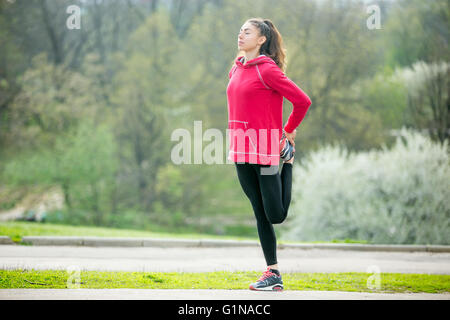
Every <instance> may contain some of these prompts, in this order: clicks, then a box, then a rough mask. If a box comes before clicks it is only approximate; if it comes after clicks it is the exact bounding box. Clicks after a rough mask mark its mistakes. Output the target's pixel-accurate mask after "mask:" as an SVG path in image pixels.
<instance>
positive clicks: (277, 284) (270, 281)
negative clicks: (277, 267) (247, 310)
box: [249, 268, 283, 291]
mask: <svg viewBox="0 0 450 320" xmlns="http://www.w3.org/2000/svg"><path fill="white" fill-rule="evenodd" d="M249 289H250V290H256V291H283V280H281V275H277V274H275V273H274V272H272V271H270V268H267V270H266V271H264V273H263V275H262V276H261V278H259V279H258V281H257V282H255V283H252V284H251V285H250V288H249Z"/></svg>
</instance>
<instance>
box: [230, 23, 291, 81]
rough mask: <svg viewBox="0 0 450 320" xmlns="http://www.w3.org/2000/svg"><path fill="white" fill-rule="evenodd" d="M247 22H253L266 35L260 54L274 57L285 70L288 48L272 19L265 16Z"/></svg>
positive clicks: (260, 32)
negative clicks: (285, 46)
mask: <svg viewBox="0 0 450 320" xmlns="http://www.w3.org/2000/svg"><path fill="white" fill-rule="evenodd" d="M246 22H250V23H251V24H253V25H254V26H255V27H257V28H258V29H259V34H260V35H261V36H265V37H266V41H265V42H264V43H263V44H262V46H261V48H260V50H259V54H264V55H266V56H268V57H270V58H272V59H273V61H275V63H276V64H277V66H278V67H279V68H280V69H281V70H282V71H283V72H285V70H286V66H287V63H286V49H285V48H284V47H283V38H282V37H281V34H280V32H279V31H278V29H277V28H276V27H275V26H274V24H273V23H272V21H270V20H269V19H263V18H250V19H248V20H247V21H246ZM238 55H239V54H238ZM236 58H237V57H236Z"/></svg>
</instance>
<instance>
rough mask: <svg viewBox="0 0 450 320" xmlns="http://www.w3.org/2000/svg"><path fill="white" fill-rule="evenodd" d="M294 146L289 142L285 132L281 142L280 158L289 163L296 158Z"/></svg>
mask: <svg viewBox="0 0 450 320" xmlns="http://www.w3.org/2000/svg"><path fill="white" fill-rule="evenodd" d="M294 153H295V151H294V146H293V145H292V144H291V143H290V142H289V140H288V138H286V135H285V134H284V132H283V135H282V136H281V140H280V158H281V159H282V160H283V161H289V160H291V159H292V157H293V156H294Z"/></svg>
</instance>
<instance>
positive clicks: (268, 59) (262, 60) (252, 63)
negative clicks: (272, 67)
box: [235, 55, 275, 68]
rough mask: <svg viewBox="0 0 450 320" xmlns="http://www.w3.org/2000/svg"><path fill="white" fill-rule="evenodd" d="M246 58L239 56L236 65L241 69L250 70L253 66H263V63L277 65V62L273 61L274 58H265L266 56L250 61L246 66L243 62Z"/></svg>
mask: <svg viewBox="0 0 450 320" xmlns="http://www.w3.org/2000/svg"><path fill="white" fill-rule="evenodd" d="M243 57H244V56H239V57H237V58H236V60H235V64H236V66H238V67H240V68H249V67H251V66H254V65H256V64H262V63H275V61H273V59H272V58H270V57H268V56H265V55H260V56H258V57H256V58H254V59H252V60H249V61H248V62H247V63H246V64H245V65H244V64H243V63H242V62H241V59H242V58H243Z"/></svg>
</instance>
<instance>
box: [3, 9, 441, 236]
mask: <svg viewBox="0 0 450 320" xmlns="http://www.w3.org/2000/svg"><path fill="white" fill-rule="evenodd" d="M71 5H77V6H79V7H80V8H81V16H80V17H81V25H80V26H81V28H80V29H69V28H68V27H67V24H66V22H67V19H68V18H69V16H70V13H67V11H66V9H67V7H69V6H71ZM369 5H377V6H378V7H379V9H380V11H379V13H380V18H381V20H380V21H381V28H380V29H376V28H375V29H373V28H369V27H368V23H367V20H368V19H369V20H370V16H371V15H372V14H373V12H372V13H368V12H367V8H368V6H369ZM449 15H450V8H449V2H448V1H446V0H432V1H419V0H406V1H405V0H391V1H352V0H347V1H339V0H335V1H314V0H309V1H308V0H280V1H263V0H258V1H226V0H216V1H205V0H189V1H186V0H185V1H183V0H159V1H157V0H154V1H143V0H142V1H138V0H135V1H132V0H130V1H119V0H116V1H114V0H110V1H98V0H85V1H74V0H72V1H65V0H64V1H56V0H35V1H25V0H23V1H21V0H15V1H7V0H1V1H0V219H1V220H3V222H0V224H2V225H3V227H2V228H3V229H2V230H7V229H8V228H9V229H8V230H14V228H19V229H20V228H23V226H24V225H25V224H24V225H22V227H18V226H20V225H17V224H16V225H14V224H12V223H11V222H6V221H7V220H25V221H30V223H29V224H26V226H27V228H31V227H30V225H32V226H53V225H57V226H60V227H59V228H61V229H60V230H63V229H62V228H63V227H62V226H63V225H69V226H83V227H87V226H96V227H107V228H115V229H127V230H131V229H136V230H147V231H152V232H165V233H171V234H186V233H188V234H210V235H221V236H239V237H253V238H256V237H257V233H256V223H255V220H254V216H253V211H252V208H251V205H250V203H249V201H248V199H247V198H246V196H245V194H244V193H243V191H242V189H241V187H240V185H239V182H238V180H237V177H236V173H235V168H234V167H233V166H232V165H229V164H228V165H227V164H212V165H210V164H183V165H176V164H174V163H173V162H172V161H171V150H172V148H173V146H174V145H175V144H176V142H173V141H171V139H170V137H171V134H172V132H173V131H174V130H176V129H177V128H185V129H187V130H189V131H190V132H191V134H192V137H193V136H194V134H193V128H194V121H202V125H203V131H205V130H206V129H207V128H218V129H219V130H221V131H222V132H223V136H225V130H226V128H227V100H226V86H227V83H228V80H229V79H228V72H229V70H230V68H231V66H232V63H233V60H234V58H235V57H236V55H237V34H238V31H239V29H240V27H241V26H242V24H243V23H244V22H245V20H246V19H248V18H250V17H263V18H269V19H271V20H272V21H273V22H274V24H275V25H276V26H277V28H278V29H279V30H280V32H281V34H282V36H283V39H284V43H285V46H286V49H287V58H288V65H287V69H286V74H287V76H288V77H289V78H291V79H292V80H293V81H294V82H295V83H296V84H298V85H299V87H301V88H302V89H303V90H304V91H305V92H306V93H307V94H308V96H309V97H310V98H311V100H312V105H311V107H310V110H309V111H308V114H307V115H306V117H305V119H304V120H303V122H302V123H301V124H300V126H299V127H298V128H297V138H296V160H295V162H296V163H295V165H294V182H293V183H294V184H293V200H292V203H291V207H290V213H289V216H288V218H287V220H286V222H285V223H284V224H283V225H280V226H276V232H277V233H278V234H279V236H280V237H281V238H282V239H289V240H295V241H350V242H352V241H355V242H367V243H404V244H413V243H416V244H450V232H449V231H450V203H449V201H448V199H449V198H450V183H449V181H450V167H449V157H448V156H449V151H448V138H449V134H450V131H449V122H450V121H449V120H450V112H449V110H450V98H449V96H450V94H449V92H450V86H449V72H450V68H449V57H450V52H449V49H448V39H449V38H450V37H449ZM291 110H292V105H291V103H290V102H289V101H287V100H286V99H285V102H284V121H286V119H287V117H288V115H289V114H290V112H291ZM207 144H209V143H208V142H203V147H205V146H206V145H207ZM223 152H224V156H223V157H222V159H224V161H225V154H226V150H225V146H224V150H223ZM192 159H193V156H192ZM31 221H32V222H31ZM8 223H10V224H9V225H8ZM33 230H38V229H33ZM52 230H57V229H52ZM66 230H68V229H66ZM80 230H86V229H80ZM108 230H109V229H102V235H112V234H113V232H112V231H111V233H108ZM111 230H112V229H111ZM8 232H9V231H8ZM17 232H24V231H23V229H21V231H17ZM36 232H38V231H36ZM53 232H55V231H53ZM83 232H85V231H83ZM86 232H87V231H86ZM115 232H116V231H115ZM0 233H7V232H6V231H3V232H0ZM60 233H61V231H59V234H60ZM125 234H127V233H125ZM129 234H131V233H129Z"/></svg>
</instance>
